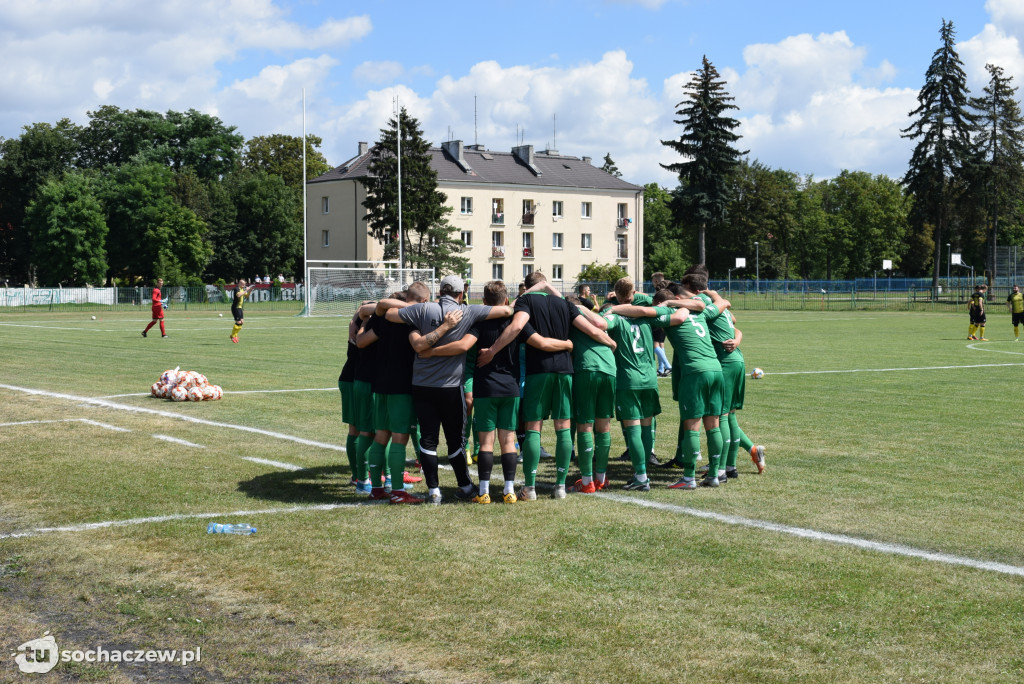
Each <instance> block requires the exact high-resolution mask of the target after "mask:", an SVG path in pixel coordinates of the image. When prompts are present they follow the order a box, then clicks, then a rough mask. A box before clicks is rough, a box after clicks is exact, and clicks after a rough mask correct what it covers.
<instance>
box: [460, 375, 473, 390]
mask: <svg viewBox="0 0 1024 684" xmlns="http://www.w3.org/2000/svg"><path fill="white" fill-rule="evenodd" d="M462 393H463V394H472V393H473V376H472V375H470V376H469V377H467V378H466V379H465V380H464V381H463V382H462Z"/></svg>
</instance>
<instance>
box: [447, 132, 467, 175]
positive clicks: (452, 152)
mask: <svg viewBox="0 0 1024 684" xmlns="http://www.w3.org/2000/svg"><path fill="white" fill-rule="evenodd" d="M441 149H442V150H444V152H445V154H447V155H448V156H449V157H451V158H452V159H453V160H454V161H455V163H456V164H458V165H459V168H461V169H462V170H463V171H465V172H466V173H473V169H472V168H470V166H469V164H468V163H467V162H466V158H465V156H463V154H462V141H461V140H448V141H445V142H443V143H441Z"/></svg>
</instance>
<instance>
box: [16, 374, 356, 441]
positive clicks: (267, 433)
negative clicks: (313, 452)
mask: <svg viewBox="0 0 1024 684" xmlns="http://www.w3.org/2000/svg"><path fill="white" fill-rule="evenodd" d="M0 389H6V390H10V391H12V392H24V393H25V394H33V395H36V396H40V397H50V398H53V399H66V400H68V401H76V402H79V403H82V404H87V405H91V406H100V407H103V408H108V409H114V410H116V411H127V412H129V413H142V414H146V415H151V416H160V417H162V418H173V419H175V420H183V421H185V422H188V423H196V424H198V425H209V426H211V427H221V428H228V429H231V430H239V431H241V432H251V433H253V434H257V435H263V436H264V437H273V438H275V439H282V440H285V441H288V442H295V443H296V444H302V445H304V446H311V447H316V448H318V449H329V450H331V451H345V447H343V446H341V445H338V444H329V443H327V442H317V441H314V440H311V439H304V438H302V437H296V436H294V435H286V434H284V433H281V432H273V431H272V430H261V429H260V428H254V427H249V426H247V425H235V424H233V423H222V422H219V421H216V420H207V419H205V418H196V417H195V416H186V415H182V414H180V413H174V412H173V411H160V410H158V409H151V408H145V407H142V406H125V405H124V404H118V403H116V402H113V401H107V400H106V399H97V398H94V397H80V396H78V395H74V394H64V393H61V392H50V391H48V390H39V389H30V388H28V387H18V386H16V385H5V384H0Z"/></svg>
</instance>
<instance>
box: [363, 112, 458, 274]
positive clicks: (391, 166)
mask: <svg viewBox="0 0 1024 684" xmlns="http://www.w3.org/2000/svg"><path fill="white" fill-rule="evenodd" d="M398 119H399V121H401V130H402V179H401V180H402V244H403V249H402V262H403V263H402V264H401V265H402V266H403V267H405V266H406V265H408V266H410V267H412V268H429V267H431V266H432V267H434V268H436V269H437V270H438V272H445V273H462V272H464V271H465V269H466V266H467V265H468V264H469V260H468V259H466V258H464V257H462V256H461V254H462V250H463V249H464V248H465V244H464V243H463V242H462V241H461V240H459V239H457V238H455V237H454V235H455V228H454V227H453V226H452V225H451V224H450V223H448V219H447V218H446V216H447V215H448V214H449V213H450V212H451V207H449V206H447V205H446V204H445V195H444V193H442V192H440V191H438V189H437V172H436V171H434V169H433V168H431V166H430V143H429V142H427V141H426V140H424V138H423V131H421V130H420V127H419V122H418V121H417V120H416V119H414V118H413V117H411V116H409V114H408V113H407V112H406V111H405V108H404V107H403V108H402V111H401V112H399V115H398ZM396 128H397V122H396V121H395V120H394V119H391V120H390V121H388V125H387V127H386V128H382V129H381V131H380V139H379V140H378V141H377V144H376V145H374V147H373V149H372V150H371V152H370V155H371V160H370V164H369V167H368V171H369V173H368V175H367V177H366V178H365V179H363V180H362V183H363V185H364V187H365V188H366V199H365V200H364V201H363V206H364V207H366V210H367V214H366V222H367V230H368V231H369V233H370V235H371V236H373V238H374V239H375V240H377V241H378V242H380V243H381V244H382V245H384V257H385V258H386V259H397V258H398V256H399V249H398V182H397V179H398V156H397V152H398V136H397V133H396Z"/></svg>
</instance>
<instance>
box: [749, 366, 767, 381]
mask: <svg viewBox="0 0 1024 684" xmlns="http://www.w3.org/2000/svg"><path fill="white" fill-rule="evenodd" d="M750 377H752V378H754V379H755V380H760V379H761V378H763V377H764V371H763V370H761V369H760V368H755V369H754V370H752V371H750Z"/></svg>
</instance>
